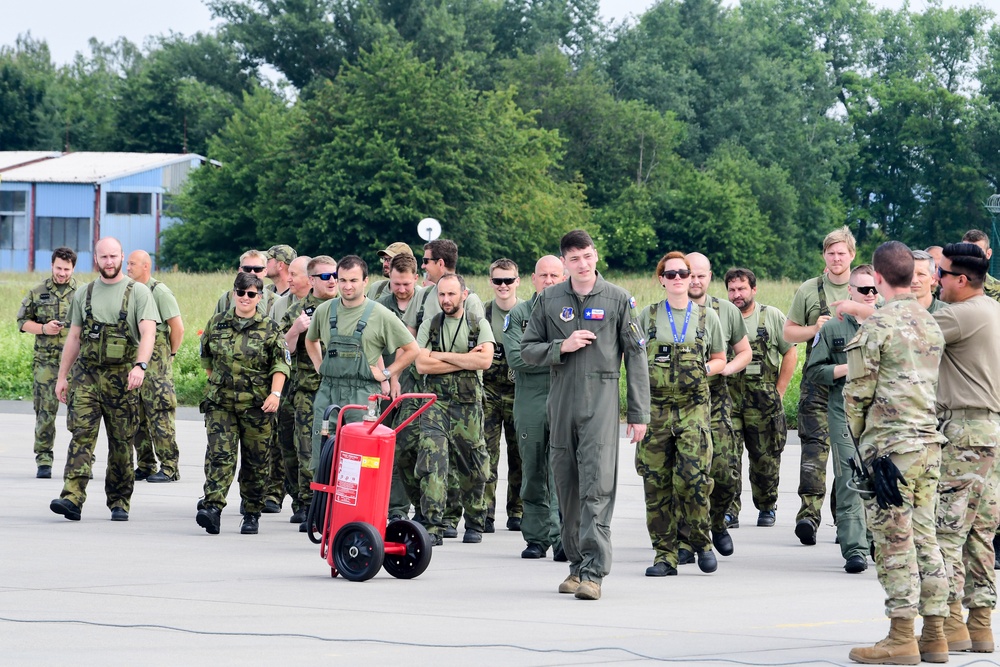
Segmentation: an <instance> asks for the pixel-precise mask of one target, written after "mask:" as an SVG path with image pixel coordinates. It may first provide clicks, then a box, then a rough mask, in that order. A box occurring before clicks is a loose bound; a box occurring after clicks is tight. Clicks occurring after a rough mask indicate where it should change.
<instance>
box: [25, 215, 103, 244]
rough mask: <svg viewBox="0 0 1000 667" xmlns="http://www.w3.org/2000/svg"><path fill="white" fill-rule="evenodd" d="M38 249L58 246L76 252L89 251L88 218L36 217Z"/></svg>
mask: <svg viewBox="0 0 1000 667" xmlns="http://www.w3.org/2000/svg"><path fill="white" fill-rule="evenodd" d="M36 222H37V227H36V229H37V230H38V242H37V243H36V244H35V246H36V248H37V249H38V250H54V249H56V248H58V247H59V246H66V247H68V248H72V249H73V250H75V251H76V252H90V218H38V220H37V221H36Z"/></svg>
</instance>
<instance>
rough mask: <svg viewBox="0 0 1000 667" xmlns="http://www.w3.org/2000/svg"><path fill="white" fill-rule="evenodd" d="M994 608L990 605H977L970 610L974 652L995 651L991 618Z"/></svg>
mask: <svg viewBox="0 0 1000 667" xmlns="http://www.w3.org/2000/svg"><path fill="white" fill-rule="evenodd" d="M992 616H993V610H992V609H990V608H989V607H976V608H975V609H970V610H969V622H968V624H967V625H968V628H969V639H970V640H971V641H972V648H970V649H969V650H970V651H972V652H973V653H993V628H991V627H990V619H991V618H992Z"/></svg>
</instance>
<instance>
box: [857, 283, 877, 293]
mask: <svg viewBox="0 0 1000 667" xmlns="http://www.w3.org/2000/svg"><path fill="white" fill-rule="evenodd" d="M851 287H853V288H854V289H856V290H858V291H859V292H860V293H862V294H875V293H876V292H878V288H877V287H875V286H874V285H861V286H860V287H859V286H858V285H851Z"/></svg>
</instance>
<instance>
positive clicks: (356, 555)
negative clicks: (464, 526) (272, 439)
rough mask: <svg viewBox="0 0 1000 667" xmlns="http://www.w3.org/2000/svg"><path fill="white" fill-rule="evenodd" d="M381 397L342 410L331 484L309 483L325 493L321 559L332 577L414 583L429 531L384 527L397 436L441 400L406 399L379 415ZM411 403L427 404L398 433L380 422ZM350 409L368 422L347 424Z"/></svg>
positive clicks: (407, 525) (402, 524)
mask: <svg viewBox="0 0 1000 667" xmlns="http://www.w3.org/2000/svg"><path fill="white" fill-rule="evenodd" d="M383 398H388V397H386V396H371V397H369V402H368V406H367V407H365V406H363V405H347V406H344V407H343V408H341V410H340V414H339V415H338V417H337V428H336V430H335V431H334V436H333V443H332V444H333V452H332V457H331V463H330V476H329V478H328V480H329V481H328V482H327V483H322V482H312V484H311V488H312V489H313V491H315V492H317V495H318V494H319V493H322V494H326V503H325V505H326V508H325V511H324V513H323V517H322V523H321V524H320V526H319V528H320V533H321V536H322V537H321V539H320V555H321V556H322V557H323V558H324V559H326V561H327V562H328V563H329V564H330V576H332V577H336V576H337V574H342V575H344V578H345V579H348V580H350V581H366V580H368V579H371V578H372V577H374V576H375V575H376V574H377V573H378V571H379V569H381V568H385V571H386V572H388V573H389V574H391V575H392V576H394V577H396V578H397V579H413V578H414V577H417V576H419V575H420V574H422V573H423V572H424V570H426V569H427V566H428V565H429V564H430V561H431V541H430V535H428V534H427V529H425V528H424V527H423V526H422V525H421V524H419V523H417V522H416V521H411V520H409V519H403V520H399V521H393V522H392V523H390V524H388V525H386V523H387V516H388V512H389V491H390V487H391V486H392V466H393V457H394V455H395V451H396V434H397V433H398V432H399V431H401V430H402V429H403V428H405V427H406V426H407V425H409V424H410V423H411V422H412V421H413V420H414V419H416V418H417V417H419V416H420V414H421V413H422V412H424V411H425V410H426V409H427V408H429V407H430V406H431V405H432V404H433V403H434V402H435V401H436V400H437V396H436V395H435V394H402V395H400V396H399V398H397V399H396V400H395V401H393V402H392V403H391V404H390V405H389V407H388V408H386V409H385V411H384V412H382V414H381V415H377V414H376V413H377V411H378V401H379V399H383ZM411 399H415V400H425V401H426V402H425V403H424V404H423V405H421V406H420V408H419V409H418V410H416V411H415V412H414V413H413V414H412V415H410V416H409V418H408V419H406V420H405V421H404V422H402V423H401V424H399V425H398V426H397V427H396V428H395V429H391V428H389V427H388V426H385V425H384V424H383V423H382V422H383V421H385V418H386V417H387V416H388V415H390V414H392V413H393V412H394V411H395V410H396V409H397V408H398V406H399V405H400V403H401V402H402V401H404V400H411ZM350 410H363V411H365V412H366V414H365V417H364V420H363V421H360V422H354V423H350V424H345V423H344V413H346V412H348V411H350ZM314 502H315V501H314Z"/></svg>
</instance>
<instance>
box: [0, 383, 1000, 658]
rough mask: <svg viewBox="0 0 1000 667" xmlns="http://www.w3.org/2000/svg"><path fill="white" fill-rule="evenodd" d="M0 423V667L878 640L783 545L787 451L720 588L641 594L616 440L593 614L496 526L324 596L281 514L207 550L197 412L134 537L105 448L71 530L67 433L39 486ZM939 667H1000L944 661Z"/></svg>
mask: <svg viewBox="0 0 1000 667" xmlns="http://www.w3.org/2000/svg"><path fill="white" fill-rule="evenodd" d="M0 422H2V424H3V431H4V434H5V435H3V437H2V438H0V497H2V502H0V664H3V665H66V664H73V665H76V666H80V665H102V666H103V665H132V664H142V665H149V666H156V665H212V666H213V667H222V666H224V665H256V664H281V665H284V664H331V663H337V664H349V663H350V662H360V661H364V662H365V664H372V665H388V664H397V665H431V664H433V665H476V666H477V667H482V666H487V665H524V666H533V665H552V666H555V665H626V664H628V665H631V664H636V663H641V662H666V663H674V664H682V665H809V664H833V665H847V664H853V663H850V662H849V661H848V660H847V653H848V651H849V650H850V648H851V647H852V646H857V645H870V644H871V643H873V642H875V641H877V640H879V639H881V638H882V637H884V636H885V634H886V632H887V630H888V621H887V619H886V618H885V617H884V610H883V606H882V605H883V595H882V590H881V588H880V587H879V585H878V582H877V580H876V577H875V570H874V566H871V567H870V568H869V569H868V571H867V572H864V573H862V574H859V575H849V574H846V573H845V572H844V570H843V559H842V558H841V556H840V550H839V548H838V547H837V546H836V545H835V544H834V542H833V540H834V537H835V534H834V529H833V527H832V520H831V518H830V516H829V514H828V513H827V514H825V515H824V518H823V525H822V526H821V528H820V532H819V543H818V544H817V545H816V546H811V547H806V546H802V545H801V544H799V541H798V539H797V538H796V537H795V535H794V533H793V525H794V517H795V512H796V510H797V509H798V497H797V496H796V493H795V491H796V485H797V482H798V462H799V445H798V439H797V437H796V436H795V434H794V433H792V434H790V437H789V442H788V446H787V448H786V449H785V454H784V457H783V460H782V467H781V484H780V499H779V504H778V512H777V525H776V526H775V527H773V528H757V527H756V515H757V513H756V510H754V509H753V504H752V501H751V499H750V494H749V484H748V483H747V482H746V481H744V488H745V489H747V491H745V492H744V494H743V505H744V510H743V514H742V516H741V517H740V521H741V524H742V526H741V527H740V528H739V529H737V530H733V531H732V536H733V540H734V542H735V545H736V552H735V554H734V555H732V556H730V557H719V561H720V562H719V569H718V571H717V572H715V573H714V574H703V573H701V572H700V571H699V570H698V567H697V565H684V566H682V567H681V568H680V574H679V576H676V577H666V578H662V579H651V578H647V577H645V576H644V571H645V569H646V567H647V566H648V565H650V563H651V562H652V556H653V552H652V549H651V548H650V546H649V537H648V535H647V533H646V528H645V519H644V506H643V498H642V485H641V482H640V479H639V477H638V476H637V475H636V473H635V468H634V465H633V456H634V451H635V448H634V446H633V445H631V444H630V443H628V442H627V441H626V440H625V439H624V438H623V439H622V441H621V452H620V463H619V473H618V500H617V505H616V508H615V514H614V520H613V522H612V540H613V544H614V563H613V567H612V571H611V574H610V575H609V576H608V577H607V578H606V579H605V581H604V586H603V597H602V599H601V600H599V601H596V602H592V601H582V600H576V599H575V598H574V597H573V596H571V595H560V594H559V593H557V592H556V588H557V586H558V585H559V583H560V582H561V581H562V580H563V578H565V576H566V574H567V573H568V570H567V567H566V565H565V564H562V563H554V562H553V561H552V560H551V558H548V559H545V560H523V559H521V558H520V552H521V550H522V549H523V548H524V546H525V545H524V542H523V541H522V538H521V534H520V533H518V532H512V531H508V530H506V529H505V528H504V524H505V521H506V516H505V515H504V513H503V511H502V509H501V510H499V511H498V516H497V527H498V530H497V532H496V533H495V534H492V535H485V536H484V539H483V542H482V544H463V543H462V542H461V538H459V539H458V540H446V541H445V544H444V545H443V546H441V547H437V548H435V549H434V551H433V557H432V559H431V562H430V565H429V567H428V569H427V571H426V572H424V573H423V574H422V575H421V576H419V577H417V578H415V579H412V580H401V579H395V578H393V577H392V576H390V575H389V574H387V573H386V572H385V571H381V572H379V573H378V574H377V575H376V576H375V577H374V578H373V579H371V580H369V581H366V582H354V581H347V580H345V579H344V578H343V577H337V578H332V577H331V576H330V567H329V565H328V564H327V563H326V561H325V560H324V559H322V558H321V557H320V553H319V547H317V546H316V545H314V544H312V543H311V542H309V541H308V540H307V539H306V537H305V536H304V535H302V534H300V533H299V532H298V526H296V525H293V524H290V523H289V522H288V518H289V516H290V514H291V511H290V509H289V508H288V507H287V505H286V507H285V508H284V510H283V511H282V513H280V514H276V515H263V516H262V518H261V525H260V534H258V535H240V533H239V526H240V516H239V513H238V511H237V506H238V504H239V494H238V490H237V488H236V486H235V485H234V487H233V489H232V490H231V492H230V494H229V503H230V505H229V507H227V508H226V510H225V511H224V512H223V514H222V533H221V534H220V535H216V536H211V535H208V534H206V533H205V531H204V530H203V529H202V528H200V527H199V526H198V525H197V524H196V523H195V502H196V501H197V499H198V498H199V497H200V496H201V495H202V491H201V487H202V483H203V481H204V475H203V468H202V463H203V460H204V452H205V443H206V438H205V429H204V425H203V423H202V421H201V418H200V416H199V415H198V413H197V410H193V409H190V408H185V409H181V410H180V411H179V413H178V421H177V433H178V440H179V444H180V450H181V480H180V481H178V482H174V483H170V484H150V483H146V482H137V483H136V489H135V493H134V495H133V497H132V510H131V518H130V520H129V521H128V522H127V523H112V522H111V521H110V514H109V511H108V509H107V506H106V504H105V497H104V492H103V481H104V466H105V464H106V461H107V445H106V441H105V439H104V435H103V433H102V435H101V438H100V440H99V442H98V446H97V464H96V465H95V470H94V480H93V481H92V482H91V484H90V487H89V488H88V492H89V494H90V495H89V498H88V500H87V502H86V504H85V505H84V507H83V519H82V521H79V522H70V521H67V520H66V519H64V518H63V517H62V516H59V515H56V514H53V513H52V512H51V511H50V510H49V501H50V500H52V499H53V498H57V497H58V496H59V491H60V489H61V485H62V482H61V479H60V477H61V471H62V467H63V465H64V464H65V460H66V447H67V445H68V443H69V434H68V432H67V431H66V430H65V418H64V415H60V417H59V421H58V429H59V431H58V435H57V441H56V462H55V467H54V472H55V476H54V478H53V479H49V480H42V479H35V476H34V475H35V465H34V459H33V453H32V441H33V437H32V433H33V426H34V415H33V414H32V411H31V404H30V403H29V402H0ZM505 466H506V462H505V461H501V468H500V484H499V488H498V496H499V497H501V498H503V497H504V494H505V493H506V474H505ZM502 505H503V503H502V502H501V506H502ZM460 534H461V531H460ZM918 626H919V624H918ZM950 664H952V665H972V664H998V663H997V662H996V661H995V660H994V659H993V656H992V655H976V654H952V655H951V660H950Z"/></svg>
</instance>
